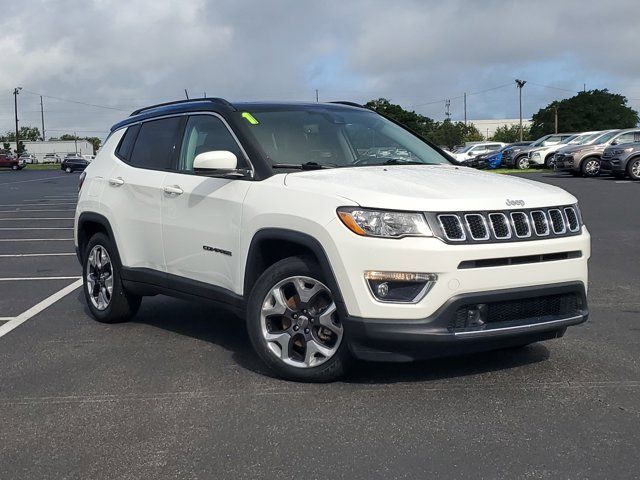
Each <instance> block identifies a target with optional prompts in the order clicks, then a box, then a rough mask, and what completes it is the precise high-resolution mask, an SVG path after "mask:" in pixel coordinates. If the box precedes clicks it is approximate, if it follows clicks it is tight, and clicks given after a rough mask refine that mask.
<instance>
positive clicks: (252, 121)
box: [242, 112, 260, 125]
mask: <svg viewBox="0 0 640 480" xmlns="http://www.w3.org/2000/svg"><path fill="white" fill-rule="evenodd" d="M242 118H244V119H246V120H247V122H249V123H250V124H251V125H258V124H259V123H260V122H258V120H256V117H254V116H253V115H251V114H250V113H249V112H242Z"/></svg>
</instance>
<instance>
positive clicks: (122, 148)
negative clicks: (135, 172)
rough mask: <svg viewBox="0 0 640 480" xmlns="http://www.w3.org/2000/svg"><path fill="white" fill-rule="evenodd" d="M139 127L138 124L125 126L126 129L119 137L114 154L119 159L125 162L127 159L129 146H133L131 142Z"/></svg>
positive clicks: (129, 151) (129, 152)
mask: <svg viewBox="0 0 640 480" xmlns="http://www.w3.org/2000/svg"><path fill="white" fill-rule="evenodd" d="M139 129H140V125H132V126H131V127H129V128H127V131H126V132H125V133H124V135H123V136H122V138H121V139H120V144H119V145H118V148H117V149H116V156H117V157H118V158H120V159H121V160H124V161H125V162H127V161H129V157H130V155H131V148H132V147H133V142H134V141H135V139H136V135H137V134H138V130H139Z"/></svg>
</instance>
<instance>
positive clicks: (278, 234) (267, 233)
mask: <svg viewBox="0 0 640 480" xmlns="http://www.w3.org/2000/svg"><path fill="white" fill-rule="evenodd" d="M268 240H283V241H288V242H292V243H297V244H299V245H301V246H303V247H305V248H307V249H309V250H310V251H311V252H312V253H313V254H314V256H315V257H316V259H317V260H318V263H319V264H320V269H321V271H322V275H323V278H324V279H325V281H327V282H328V283H330V285H329V288H330V289H331V291H332V293H333V298H334V301H335V302H336V304H339V308H340V309H341V310H342V312H341V313H344V314H346V308H345V305H344V300H343V298H342V293H341V291H340V286H339V285H338V282H337V279H336V275H335V273H334V271H333V268H332V267H331V262H329V257H328V256H327V252H326V251H325V249H324V247H323V246H322V244H321V243H320V241H319V240H318V239H316V238H315V237H313V236H311V235H309V234H307V233H302V232H299V231H296V230H289V229H286V228H263V229H261V230H258V231H257V232H256V233H255V234H254V236H253V238H252V239H251V244H250V245H249V250H248V252H247V260H246V262H245V270H244V280H243V292H244V296H245V298H247V297H248V296H249V294H250V293H251V289H252V288H253V285H250V284H249V282H250V279H252V278H257V276H258V275H256V270H258V268H259V266H260V262H259V258H260V257H259V253H258V249H259V247H260V244H261V243H262V242H264V241H268Z"/></svg>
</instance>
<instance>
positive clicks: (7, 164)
mask: <svg viewBox="0 0 640 480" xmlns="http://www.w3.org/2000/svg"><path fill="white" fill-rule="evenodd" d="M25 165H26V163H25V161H24V159H18V158H16V157H14V156H13V155H11V154H8V153H0V168H10V169H11V170H22V169H23V168H24V167H25Z"/></svg>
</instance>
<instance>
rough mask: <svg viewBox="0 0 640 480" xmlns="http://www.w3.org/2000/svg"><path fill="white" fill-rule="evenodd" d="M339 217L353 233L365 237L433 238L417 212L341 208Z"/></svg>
mask: <svg viewBox="0 0 640 480" xmlns="http://www.w3.org/2000/svg"><path fill="white" fill-rule="evenodd" d="M338 217H340V220H342V223H344V224H345V226H346V227H347V228H348V229H349V230H351V231H352V232H353V233H356V234H358V235H362V236H365V237H383V238H401V237H407V236H417V237H432V236H433V233H432V232H431V229H430V228H429V225H428V224H427V221H426V220H425V218H424V215H422V214H421V213H417V212H391V211H386V210H370V209H368V208H360V207H340V208H338Z"/></svg>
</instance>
